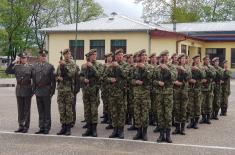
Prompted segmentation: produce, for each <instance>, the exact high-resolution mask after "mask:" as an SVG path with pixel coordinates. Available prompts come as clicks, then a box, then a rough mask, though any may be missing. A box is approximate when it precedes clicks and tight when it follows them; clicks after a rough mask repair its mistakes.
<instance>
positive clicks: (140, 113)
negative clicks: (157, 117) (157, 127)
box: [134, 87, 150, 128]
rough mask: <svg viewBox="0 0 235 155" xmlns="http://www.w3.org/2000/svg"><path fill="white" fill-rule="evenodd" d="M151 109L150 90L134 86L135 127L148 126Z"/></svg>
mask: <svg viewBox="0 0 235 155" xmlns="http://www.w3.org/2000/svg"><path fill="white" fill-rule="evenodd" d="M149 109H150V92H149V90H145V89H143V88H141V87H136V88H134V118H135V127H136V128H141V127H143V128H144V127H148V125H149Z"/></svg>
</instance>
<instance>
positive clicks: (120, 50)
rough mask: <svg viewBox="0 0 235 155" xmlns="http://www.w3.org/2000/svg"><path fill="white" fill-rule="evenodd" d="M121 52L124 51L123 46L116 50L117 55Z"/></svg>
mask: <svg viewBox="0 0 235 155" xmlns="http://www.w3.org/2000/svg"><path fill="white" fill-rule="evenodd" d="M119 53H124V51H123V49H122V48H119V49H117V50H116V51H115V55H117V54H119Z"/></svg>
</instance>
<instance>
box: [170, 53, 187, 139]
mask: <svg viewBox="0 0 235 155" xmlns="http://www.w3.org/2000/svg"><path fill="white" fill-rule="evenodd" d="M177 59H178V66H177V72H178V77H177V80H176V81H175V83H174V95H175V96H174V97H175V98H174V104H175V127H176V129H175V131H174V132H173V133H172V134H181V135H185V123H186V112H187V104H188V80H189V79H190V77H191V72H190V70H189V68H188V67H187V66H186V64H185V60H186V59H185V54H184V53H182V54H180V55H179V56H178V58H177Z"/></svg>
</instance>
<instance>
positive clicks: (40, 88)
mask: <svg viewBox="0 0 235 155" xmlns="http://www.w3.org/2000/svg"><path fill="white" fill-rule="evenodd" d="M55 86H56V80H55V68H54V67H53V65H51V64H49V63H48V62H47V51H45V50H41V51H39V62H38V63H36V64H35V65H34V69H33V90H34V93H35V95H36V100H37V107H38V115H39V131H38V132H35V134H48V133H49V131H50V129H51V98H52V96H53V95H54V93H55Z"/></svg>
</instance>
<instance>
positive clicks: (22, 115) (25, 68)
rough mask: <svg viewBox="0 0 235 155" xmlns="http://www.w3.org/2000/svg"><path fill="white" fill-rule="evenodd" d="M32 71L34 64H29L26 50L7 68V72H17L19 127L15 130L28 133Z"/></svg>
mask: <svg viewBox="0 0 235 155" xmlns="http://www.w3.org/2000/svg"><path fill="white" fill-rule="evenodd" d="M32 72H33V66H32V65H30V64H28V60H27V54H26V53H25V52H23V53H20V54H18V57H17V58H16V60H14V61H13V62H12V63H11V64H10V66H9V67H8V68H7V69H6V73H7V74H15V77H16V81H17V85H16V99H17V108H18V123H19V128H18V130H16V131H15V132H22V133H27V132H28V129H29V125H30V108H31V98H32V96H33V91H32Z"/></svg>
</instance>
